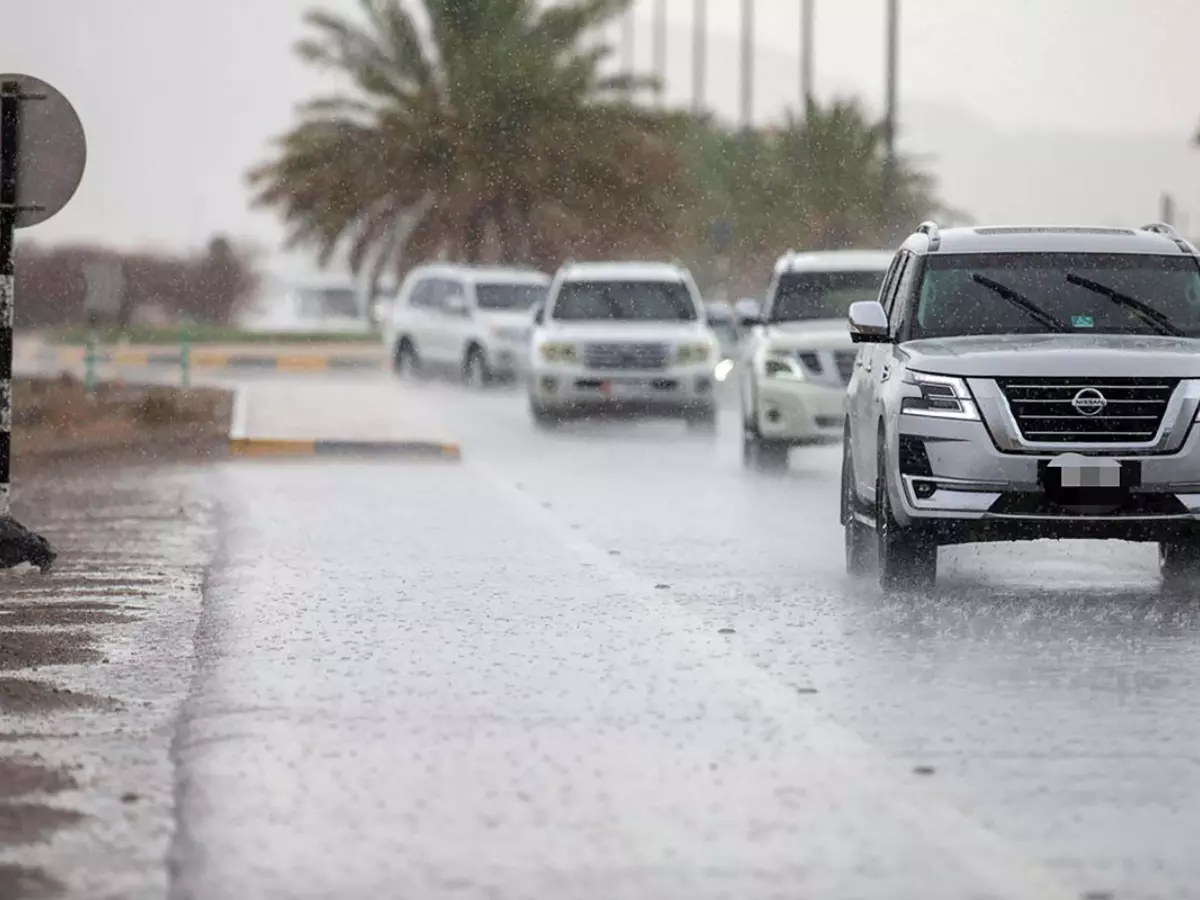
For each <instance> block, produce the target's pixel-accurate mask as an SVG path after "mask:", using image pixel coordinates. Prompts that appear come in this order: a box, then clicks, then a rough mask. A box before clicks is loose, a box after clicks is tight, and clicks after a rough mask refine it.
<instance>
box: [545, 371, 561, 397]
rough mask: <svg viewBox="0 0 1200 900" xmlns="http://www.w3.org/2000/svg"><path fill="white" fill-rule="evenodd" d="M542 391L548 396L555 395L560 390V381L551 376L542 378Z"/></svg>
mask: <svg viewBox="0 0 1200 900" xmlns="http://www.w3.org/2000/svg"><path fill="white" fill-rule="evenodd" d="M542 390H543V391H545V392H546V393H548V394H553V393H554V392H555V391H557V390H558V379H557V378H551V377H550V376H549V375H543V376H542Z"/></svg>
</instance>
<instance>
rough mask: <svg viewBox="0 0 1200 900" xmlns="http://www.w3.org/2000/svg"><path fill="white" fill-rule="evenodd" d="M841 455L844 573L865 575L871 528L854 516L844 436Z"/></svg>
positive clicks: (849, 460) (851, 474) (847, 445)
mask: <svg viewBox="0 0 1200 900" xmlns="http://www.w3.org/2000/svg"><path fill="white" fill-rule="evenodd" d="M843 446H844V447H845V450H844V452H843V457H842V532H843V535H844V537H845V543H846V574H847V575H865V574H866V573H867V567H868V565H869V563H870V559H869V557H870V552H871V530H870V529H869V528H868V527H867V526H866V525H864V524H863V523H862V522H860V521H859V520H858V519H857V518H855V515H854V514H855V511H856V509H857V507H858V498H857V497H856V496H855V491H854V469H853V467H852V461H853V459H854V457H853V456H852V455H851V452H850V438H849V436H847V437H846V441H845V444H844V445H843Z"/></svg>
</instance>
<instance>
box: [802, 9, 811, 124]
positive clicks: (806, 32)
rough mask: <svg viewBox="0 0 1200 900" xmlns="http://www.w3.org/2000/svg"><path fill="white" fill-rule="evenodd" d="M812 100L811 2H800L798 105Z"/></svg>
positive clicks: (803, 104) (804, 106)
mask: <svg viewBox="0 0 1200 900" xmlns="http://www.w3.org/2000/svg"><path fill="white" fill-rule="evenodd" d="M812 99H813V0H800V103H801V105H802V106H803V108H804V109H805V110H807V109H808V106H809V104H810V103H812Z"/></svg>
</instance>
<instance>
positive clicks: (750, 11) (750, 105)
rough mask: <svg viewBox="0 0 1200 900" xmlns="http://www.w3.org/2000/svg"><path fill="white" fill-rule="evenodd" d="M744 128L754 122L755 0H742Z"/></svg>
mask: <svg viewBox="0 0 1200 900" xmlns="http://www.w3.org/2000/svg"><path fill="white" fill-rule="evenodd" d="M741 112H742V116H741V118H742V128H744V129H746V130H749V129H750V128H751V126H752V125H753V121H754V0H742V111H741Z"/></svg>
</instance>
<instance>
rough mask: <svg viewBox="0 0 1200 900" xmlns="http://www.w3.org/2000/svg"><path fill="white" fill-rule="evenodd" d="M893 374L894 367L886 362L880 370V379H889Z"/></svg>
mask: <svg viewBox="0 0 1200 900" xmlns="http://www.w3.org/2000/svg"><path fill="white" fill-rule="evenodd" d="M891 374H892V367H891V366H890V365H889V364H887V363H884V364H883V368H882V369H880V370H879V379H880V381H887V380H888V378H889V376H891Z"/></svg>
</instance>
